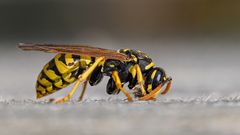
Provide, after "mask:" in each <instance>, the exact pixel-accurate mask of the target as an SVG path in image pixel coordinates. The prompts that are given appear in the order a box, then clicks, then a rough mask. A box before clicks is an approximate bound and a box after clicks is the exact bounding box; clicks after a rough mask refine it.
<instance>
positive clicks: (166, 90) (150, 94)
mask: <svg viewBox="0 0 240 135" xmlns="http://www.w3.org/2000/svg"><path fill="white" fill-rule="evenodd" d="M171 83H172V80H169V82H168V83H167V86H166V88H165V89H164V91H163V92H161V94H166V93H167V92H168V91H169V89H170V87H171ZM161 88H162V85H161V84H160V85H159V86H158V87H157V88H155V89H154V90H153V91H151V92H150V93H149V94H147V95H146V96H143V97H141V98H139V100H149V99H151V98H155V97H157V96H158V95H159V94H160V91H161Z"/></svg>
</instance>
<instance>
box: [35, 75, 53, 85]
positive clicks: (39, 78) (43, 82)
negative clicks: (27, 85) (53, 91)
mask: <svg viewBox="0 0 240 135" xmlns="http://www.w3.org/2000/svg"><path fill="white" fill-rule="evenodd" d="M41 77H42V73H40V75H39V76H38V82H39V83H40V84H42V85H43V86H51V85H52V83H51V82H49V81H48V80H47V79H46V78H42V79H41Z"/></svg>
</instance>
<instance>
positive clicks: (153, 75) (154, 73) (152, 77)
mask: <svg viewBox="0 0 240 135" xmlns="http://www.w3.org/2000/svg"><path fill="white" fill-rule="evenodd" d="M156 73H157V70H154V71H153V73H152V75H151V79H154V77H155V75H156Z"/></svg>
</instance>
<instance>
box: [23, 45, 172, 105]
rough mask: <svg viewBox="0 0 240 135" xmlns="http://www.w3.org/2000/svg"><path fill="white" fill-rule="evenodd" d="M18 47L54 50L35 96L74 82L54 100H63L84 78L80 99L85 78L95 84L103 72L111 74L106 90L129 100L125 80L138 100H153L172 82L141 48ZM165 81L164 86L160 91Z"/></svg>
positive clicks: (82, 46) (49, 92) (33, 49)
mask: <svg viewBox="0 0 240 135" xmlns="http://www.w3.org/2000/svg"><path fill="white" fill-rule="evenodd" d="M19 48H21V49H23V50H25V51H44V52H49V53H57V55H56V56H55V57H54V58H53V59H52V60H51V61H50V62H48V63H47V64H46V65H45V66H44V67H43V70H42V71H41V73H40V74H39V76H38V79H37V83H36V92H37V98H41V97H44V96H47V95H50V94H52V93H54V92H56V91H58V90H60V89H62V88H65V87H67V86H68V85H69V84H71V83H74V82H76V83H75V85H74V87H73V89H72V90H71V91H70V92H69V93H68V95H67V96H65V97H64V98H62V99H60V100H57V101H56V102H57V103H62V102H66V101H67V100H68V99H70V98H71V97H72V95H73V94H74V92H75V91H76V89H77V87H78V86H79V84H80V83H81V82H83V90H82V92H81V95H80V97H79V100H80V101H81V100H82V99H83V96H84V93H85V91H86V85H87V82H89V84H90V85H91V86H94V85H97V84H98V83H99V82H100V81H101V80H102V78H103V76H109V77H110V79H109V81H108V83H107V87H106V89H107V93H108V94H118V93H119V92H120V91H121V92H123V93H124V94H125V95H126V97H127V99H128V101H132V100H133V98H132V96H131V94H129V92H127V91H126V90H125V89H124V88H123V85H124V84H126V83H128V87H129V89H135V93H134V96H135V97H137V98H138V99H139V100H155V98H156V97H157V95H159V94H165V93H167V92H168V90H169V89H170V86H171V81H172V79H171V77H167V76H166V73H165V71H164V70H163V69H162V68H160V67H154V63H153V61H152V59H151V58H150V57H149V56H148V55H147V54H145V53H143V52H141V51H136V50H131V49H120V50H118V51H115V50H109V49H103V48H97V47H91V46H85V45H57V44H25V43H20V44H19ZM165 84H166V87H165V89H164V90H163V91H162V92H160V91H161V88H162V87H163V86H164V85H165ZM137 86H138V87H137Z"/></svg>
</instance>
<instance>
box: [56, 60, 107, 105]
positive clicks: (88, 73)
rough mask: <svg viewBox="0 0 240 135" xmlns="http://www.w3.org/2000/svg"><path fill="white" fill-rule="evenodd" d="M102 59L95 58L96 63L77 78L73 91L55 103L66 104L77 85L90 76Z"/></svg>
mask: <svg viewBox="0 0 240 135" xmlns="http://www.w3.org/2000/svg"><path fill="white" fill-rule="evenodd" d="M104 59H105V58H104V57H99V58H97V59H96V61H95V62H94V63H93V64H92V66H90V67H89V68H88V69H87V70H86V71H85V72H84V73H83V74H81V75H80V76H79V78H78V81H77V82H76V84H75V85H74V87H73V89H72V90H71V91H70V92H69V93H68V95H67V96H65V97H64V98H62V99H59V100H57V101H56V103H64V102H66V101H67V100H68V99H69V98H71V97H72V95H73V94H74V93H75V91H76V89H77V87H78V85H79V84H80V83H81V82H82V81H84V80H86V79H87V78H88V77H89V76H90V75H91V73H92V72H93V71H94V69H95V68H96V67H97V66H98V65H99V63H100V62H101V61H104Z"/></svg>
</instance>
